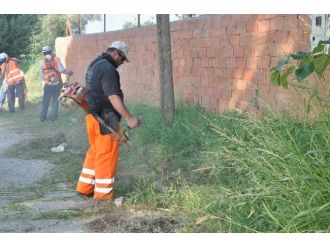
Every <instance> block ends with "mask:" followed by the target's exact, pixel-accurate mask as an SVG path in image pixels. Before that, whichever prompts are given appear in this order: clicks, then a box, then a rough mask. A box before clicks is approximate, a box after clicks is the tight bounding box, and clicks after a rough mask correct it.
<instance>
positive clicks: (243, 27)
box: [235, 22, 247, 35]
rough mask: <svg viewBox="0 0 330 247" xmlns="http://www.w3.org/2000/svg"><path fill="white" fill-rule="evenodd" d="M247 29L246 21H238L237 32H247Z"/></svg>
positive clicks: (237, 33)
mask: <svg viewBox="0 0 330 247" xmlns="http://www.w3.org/2000/svg"><path fill="white" fill-rule="evenodd" d="M246 29H247V27H246V23H245V22H240V23H237V24H236V27H235V34H236V35H239V34H241V33H246Z"/></svg>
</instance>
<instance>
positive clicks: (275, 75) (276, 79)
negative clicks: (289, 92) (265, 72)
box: [270, 69, 281, 86]
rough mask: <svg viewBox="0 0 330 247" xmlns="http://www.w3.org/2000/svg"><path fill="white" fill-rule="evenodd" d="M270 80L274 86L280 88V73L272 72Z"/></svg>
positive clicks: (274, 70)
mask: <svg viewBox="0 0 330 247" xmlns="http://www.w3.org/2000/svg"><path fill="white" fill-rule="evenodd" d="M270 80H271V82H272V84H273V85H274V86H280V85H281V82H280V72H278V71H277V70H276V69H273V70H271V73H270Z"/></svg>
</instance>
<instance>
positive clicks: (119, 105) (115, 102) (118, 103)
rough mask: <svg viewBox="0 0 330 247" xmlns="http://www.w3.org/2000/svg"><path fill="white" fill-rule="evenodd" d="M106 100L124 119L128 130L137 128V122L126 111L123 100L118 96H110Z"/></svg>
mask: <svg viewBox="0 0 330 247" xmlns="http://www.w3.org/2000/svg"><path fill="white" fill-rule="evenodd" d="M108 98H109V100H110V102H111V104H112V106H113V107H114V108H115V110H116V111H117V112H118V113H119V114H120V115H121V116H122V117H123V118H125V120H126V121H127V124H128V126H129V127H130V128H137V127H139V120H138V119H137V118H136V117H135V116H133V115H132V114H131V113H130V112H129V111H128V109H127V107H126V106H125V104H124V102H123V100H122V99H121V98H120V97H119V96H118V95H110V96H108Z"/></svg>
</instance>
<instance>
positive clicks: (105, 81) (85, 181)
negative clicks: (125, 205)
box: [77, 41, 140, 200]
mask: <svg viewBox="0 0 330 247" xmlns="http://www.w3.org/2000/svg"><path fill="white" fill-rule="evenodd" d="M127 54H128V46H127V45H126V44H125V43H124V42H122V41H114V42H113V43H112V44H111V45H110V46H109V47H108V49H107V50H106V52H104V53H102V54H101V55H100V56H98V57H97V58H96V59H94V60H93V61H92V62H91V63H90V64H89V66H88V68H87V72H86V75H85V79H86V88H87V90H88V94H87V99H86V101H87V103H88V114H87V115H86V127H87V134H88V141H89V144H90V147H89V149H88V151H87V153H86V157H85V161H84V164H83V169H82V171H81V174H80V177H79V181H78V184H77V191H78V192H79V193H81V194H83V195H86V196H88V195H91V194H93V195H94V199H101V200H102V199H108V198H112V197H113V196H114V191H113V185H114V181H115V173H116V168H117V163H118V156H119V145H120V143H121V142H124V141H125V137H123V138H120V136H119V139H120V140H119V139H118V138H117V136H118V134H120V133H121V130H120V127H119V122H120V120H121V118H124V119H125V120H126V122H127V125H128V126H129V127H130V128H137V127H139V125H140V123H139V120H138V118H137V117H135V116H133V115H132V114H131V113H130V112H129V110H128V109H127V107H126V105H125V103H124V94H123V92H122V90H121V87H120V79H119V78H120V77H119V73H118V71H117V68H118V67H119V66H120V65H122V64H123V63H124V62H129V59H128V58H127ZM95 117H100V118H102V119H103V121H104V122H105V123H106V124H107V125H108V126H109V127H111V128H105V127H104V126H103V125H102V124H100V123H99V121H97V120H96V118H95ZM113 132H116V135H117V136H116V135H115V134H114V133H113Z"/></svg>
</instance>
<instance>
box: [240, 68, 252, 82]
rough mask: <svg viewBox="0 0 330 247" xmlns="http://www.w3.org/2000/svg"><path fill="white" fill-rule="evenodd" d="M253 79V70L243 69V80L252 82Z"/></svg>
mask: <svg viewBox="0 0 330 247" xmlns="http://www.w3.org/2000/svg"><path fill="white" fill-rule="evenodd" d="M253 78H254V70H252V69H245V70H244V72H243V79H245V80H249V81H251V80H253Z"/></svg>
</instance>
